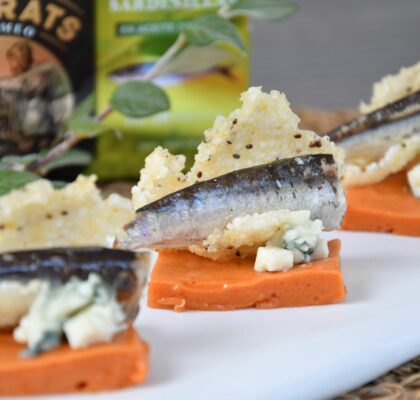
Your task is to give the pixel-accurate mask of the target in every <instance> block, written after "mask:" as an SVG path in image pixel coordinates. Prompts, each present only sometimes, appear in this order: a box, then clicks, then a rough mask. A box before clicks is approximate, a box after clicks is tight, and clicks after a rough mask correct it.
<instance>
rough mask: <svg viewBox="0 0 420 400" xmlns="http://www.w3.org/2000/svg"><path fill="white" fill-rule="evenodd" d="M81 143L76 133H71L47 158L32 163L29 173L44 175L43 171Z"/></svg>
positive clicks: (28, 169) (28, 167)
mask: <svg viewBox="0 0 420 400" xmlns="http://www.w3.org/2000/svg"><path fill="white" fill-rule="evenodd" d="M79 141H80V137H79V136H77V134H76V133H74V132H71V133H70V134H68V135H67V136H66V138H65V139H64V140H63V141H62V142H60V143H59V144H57V145H56V146H55V147H53V148H52V149H51V150H50V151H49V152H48V153H47V154H46V155H45V157H42V158H40V159H38V160H35V161H34V162H31V163H30V164H28V166H27V167H26V170H27V171H29V172H34V173H37V174H40V175H42V173H43V169H44V168H45V167H46V166H47V165H48V164H49V163H51V162H52V161H54V160H55V159H57V158H58V157H60V156H62V155H63V154H64V153H65V152H66V151H68V150H69V149H71V148H72V147H73V146H75V145H76V144H77V143H78V142H79Z"/></svg>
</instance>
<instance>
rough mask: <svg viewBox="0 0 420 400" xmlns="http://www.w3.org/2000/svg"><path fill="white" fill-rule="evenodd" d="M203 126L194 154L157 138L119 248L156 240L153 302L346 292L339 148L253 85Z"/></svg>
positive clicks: (248, 300)
mask: <svg viewBox="0 0 420 400" xmlns="http://www.w3.org/2000/svg"><path fill="white" fill-rule="evenodd" d="M241 99H242V102H243V105H242V108H240V109H238V110H236V111H234V112H233V113H232V114H231V115H229V116H228V117H227V118H223V117H218V118H217V119H216V122H215V124H214V127H213V128H212V129H209V130H207V131H206V132H205V137H204V141H203V142H202V143H201V144H200V146H199V147H198V153H197V155H196V157H195V164H194V165H193V167H192V168H191V170H190V171H189V172H188V173H187V174H184V173H183V172H182V171H183V169H184V167H185V157H184V156H181V155H178V156H173V155H171V154H170V153H169V152H168V151H167V150H165V149H162V148H157V149H156V150H155V151H154V152H153V153H152V154H151V155H150V156H149V157H148V158H147V159H146V165H145V168H144V169H143V170H142V171H141V178H140V181H139V184H138V185H137V186H136V187H134V188H133V204H134V206H135V208H136V209H137V212H136V218H135V219H134V220H133V221H132V222H131V223H129V224H127V225H126V227H125V230H126V235H122V236H120V237H119V239H118V245H119V246H120V247H122V248H126V249H131V250H138V249H141V248H153V249H158V250H160V254H159V258H158V261H157V264H156V266H155V268H154V270H153V271H152V274H151V281H150V284H149V291H148V304H149V306H151V307H154V308H173V309H175V310H177V311H181V310H187V309H196V310H232V309H238V308H245V307H257V308H274V307H285V306H305V305H315V304H329V303H335V302H339V301H341V300H343V299H344V296H345V287H344V284H343V279H342V274H341V271H340V261H339V250H340V243H339V241H338V240H333V241H330V242H327V241H326V240H325V239H323V238H322V237H321V233H322V231H323V230H324V229H325V230H334V229H338V228H339V227H340V223H341V220H342V217H343V215H344V213H345V209H346V200H345V195H344V192H343V189H342V187H341V184H340V176H341V172H342V164H343V152H342V151H341V150H340V149H339V148H337V147H335V145H334V144H333V143H332V142H330V140H329V139H328V138H322V137H319V136H318V135H316V134H315V133H314V132H311V131H304V130H301V129H299V127H298V124H299V118H298V117H297V116H296V115H295V114H294V113H293V112H292V110H291V109H290V106H289V103H288V102H287V99H286V97H285V96H284V94H281V93H279V92H277V91H272V92H271V93H270V94H267V93H263V92H262V91H261V89H260V88H250V89H249V90H248V91H247V92H245V93H244V94H243V95H242V98H241Z"/></svg>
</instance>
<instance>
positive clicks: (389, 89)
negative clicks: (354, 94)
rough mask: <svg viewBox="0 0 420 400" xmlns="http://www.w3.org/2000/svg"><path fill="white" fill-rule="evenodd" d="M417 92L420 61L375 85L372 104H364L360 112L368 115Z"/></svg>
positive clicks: (418, 88) (419, 83)
mask: <svg viewBox="0 0 420 400" xmlns="http://www.w3.org/2000/svg"><path fill="white" fill-rule="evenodd" d="M417 90H420V61H419V62H418V63H417V64H414V65H412V66H411V67H407V68H401V69H400V71H399V72H398V73H397V74H394V75H387V76H385V77H384V78H382V79H381V80H380V81H379V82H377V83H375V84H374V85H373V93H372V97H371V100H370V104H365V103H362V104H361V105H360V111H361V112H362V113H363V114H368V113H370V112H372V111H374V110H377V109H378V108H381V107H383V106H385V105H387V104H389V103H392V102H394V101H396V100H398V99H400V98H402V97H404V96H407V95H409V94H410V93H414V92H416V91H417Z"/></svg>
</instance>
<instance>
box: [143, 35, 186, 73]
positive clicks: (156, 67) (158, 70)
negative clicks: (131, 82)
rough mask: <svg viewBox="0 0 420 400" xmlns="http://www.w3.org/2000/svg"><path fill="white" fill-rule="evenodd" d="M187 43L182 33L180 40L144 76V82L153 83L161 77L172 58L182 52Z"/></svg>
mask: <svg viewBox="0 0 420 400" xmlns="http://www.w3.org/2000/svg"><path fill="white" fill-rule="evenodd" d="M185 43H187V39H186V37H185V36H184V35H183V34H182V33H181V34H180V35H179V36H178V39H177V40H176V41H175V43H174V44H173V45H172V46H171V47H170V48H169V49H168V50H167V51H166V53H165V54H163V56H162V57H161V58H159V60H158V61H157V62H156V63H155V64H154V65H153V67H152V68H150V70H149V71H148V72H147V73H146V74H144V76H143V80H144V81H151V80H153V79H154V78H156V77H157V76H159V75H160V73H161V72H162V70H163V68H164V67H166V65H167V64H168V62H169V61H170V60H172V58H173V57H174V56H175V55H176V54H177V53H178V51H179V50H181V49H182V48H183V47H184V45H185Z"/></svg>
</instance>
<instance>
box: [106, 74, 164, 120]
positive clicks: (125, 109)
mask: <svg viewBox="0 0 420 400" xmlns="http://www.w3.org/2000/svg"><path fill="white" fill-rule="evenodd" d="M110 105H111V107H112V108H113V109H114V110H116V111H119V112H120V113H121V114H124V115H126V116H127V117H132V118H144V117H148V116H149V115H153V114H157V113H159V112H162V111H167V110H169V107H170V103H169V99H168V96H167V95H166V93H165V92H164V91H163V90H162V89H161V88H160V87H159V86H156V85H155V84H153V83H151V82H133V81H132V82H127V83H124V84H123V85H120V86H119V87H118V88H117V89H116V90H115V92H114V93H113V95H112V97H111V101H110Z"/></svg>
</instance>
